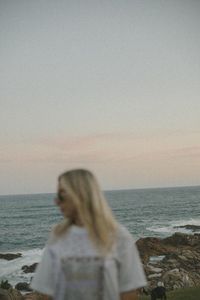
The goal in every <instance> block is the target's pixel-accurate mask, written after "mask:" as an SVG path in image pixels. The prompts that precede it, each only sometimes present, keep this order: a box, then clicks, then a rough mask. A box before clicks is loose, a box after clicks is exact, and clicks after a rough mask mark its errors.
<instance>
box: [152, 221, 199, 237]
mask: <svg viewBox="0 0 200 300" xmlns="http://www.w3.org/2000/svg"><path fill="white" fill-rule="evenodd" d="M185 225H195V226H200V219H192V218H191V219H187V220H186V219H185V220H178V221H171V222H168V224H166V223H165V224H161V223H160V224H156V225H153V226H150V227H147V228H146V229H147V230H149V231H152V232H156V233H161V234H173V233H175V232H182V233H193V231H192V230H190V229H186V228H179V226H185ZM195 232H198V233H200V230H198V231H195Z"/></svg>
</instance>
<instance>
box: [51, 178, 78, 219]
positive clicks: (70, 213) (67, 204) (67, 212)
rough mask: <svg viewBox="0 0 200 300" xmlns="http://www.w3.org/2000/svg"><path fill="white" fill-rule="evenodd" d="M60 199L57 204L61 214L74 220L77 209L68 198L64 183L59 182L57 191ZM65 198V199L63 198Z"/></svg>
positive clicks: (57, 199)
mask: <svg viewBox="0 0 200 300" xmlns="http://www.w3.org/2000/svg"><path fill="white" fill-rule="evenodd" d="M57 193H58V195H60V196H61V197H60V198H61V199H59V197H57V198H56V204H57V206H58V207H59V208H60V211H61V213H62V214H63V215H64V216H65V217H67V218H70V219H72V220H74V219H75V218H76V210H75V207H74V205H73V203H72V201H71V200H70V199H68V198H67V196H66V192H65V189H64V188H63V185H62V181H59V182H58V189H57ZM62 196H64V197H62Z"/></svg>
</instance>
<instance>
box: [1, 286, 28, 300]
mask: <svg viewBox="0 0 200 300" xmlns="http://www.w3.org/2000/svg"><path fill="white" fill-rule="evenodd" d="M0 299H1V300H23V299H24V297H23V296H22V294H21V293H20V292H19V291H17V290H16V289H13V288H10V289H8V290H5V289H1V288H0Z"/></svg>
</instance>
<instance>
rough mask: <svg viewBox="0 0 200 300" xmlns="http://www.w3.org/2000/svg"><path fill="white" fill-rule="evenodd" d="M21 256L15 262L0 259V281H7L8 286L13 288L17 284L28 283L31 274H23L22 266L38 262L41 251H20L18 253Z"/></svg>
mask: <svg viewBox="0 0 200 300" xmlns="http://www.w3.org/2000/svg"><path fill="white" fill-rule="evenodd" d="M18 252H19V253H21V254H22V256H21V257H19V258H16V259H15V260H11V261H7V260H4V259H0V270H1V274H0V280H5V279H6V280H8V281H9V283H10V284H12V285H13V286H15V285H16V284H17V283H18V282H22V281H23V282H28V283H29V282H30V280H31V277H32V276H33V273H27V274H26V273H24V272H23V271H22V269H21V268H22V266H24V265H31V264H33V263H35V262H39V261H40V259H41V255H42V253H43V249H38V248H36V249H32V250H22V251H18ZM9 253H16V251H15V252H14V251H9Z"/></svg>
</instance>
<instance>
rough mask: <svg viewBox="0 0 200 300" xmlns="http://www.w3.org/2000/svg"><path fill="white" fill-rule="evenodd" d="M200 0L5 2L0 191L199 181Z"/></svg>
mask: <svg viewBox="0 0 200 300" xmlns="http://www.w3.org/2000/svg"><path fill="white" fill-rule="evenodd" d="M199 15H200V1H197V0H190V1H188V0H168V1H164V0H132V1H131V0H125V1H119V0H107V1H104V0H102V1H95V0H93V1H92V0H91V1H87V0H85V1H81V0H79V1H76V0H73V1H68V0H65V1H64V0H59V1H52V0H48V1H47V0H35V1H27V0H18V1H14V0H13V1H12V0H0V76H1V80H0V175H1V180H0V194H1V195H3V194H26V193H46V192H55V191H56V184H57V177H58V175H59V174H60V173H62V172H64V171H66V170H69V169H72V168H87V169H90V170H91V171H93V172H94V173H95V174H96V176H97V178H98V179H99V181H100V184H101V186H102V188H103V189H104V190H112V189H128V188H148V187H167V186H191V185H200V179H199V178H200V177H199V171H200V97H199V95H200V82H199V81H200V55H199V53H200V31H199V28H200V18H199Z"/></svg>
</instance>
